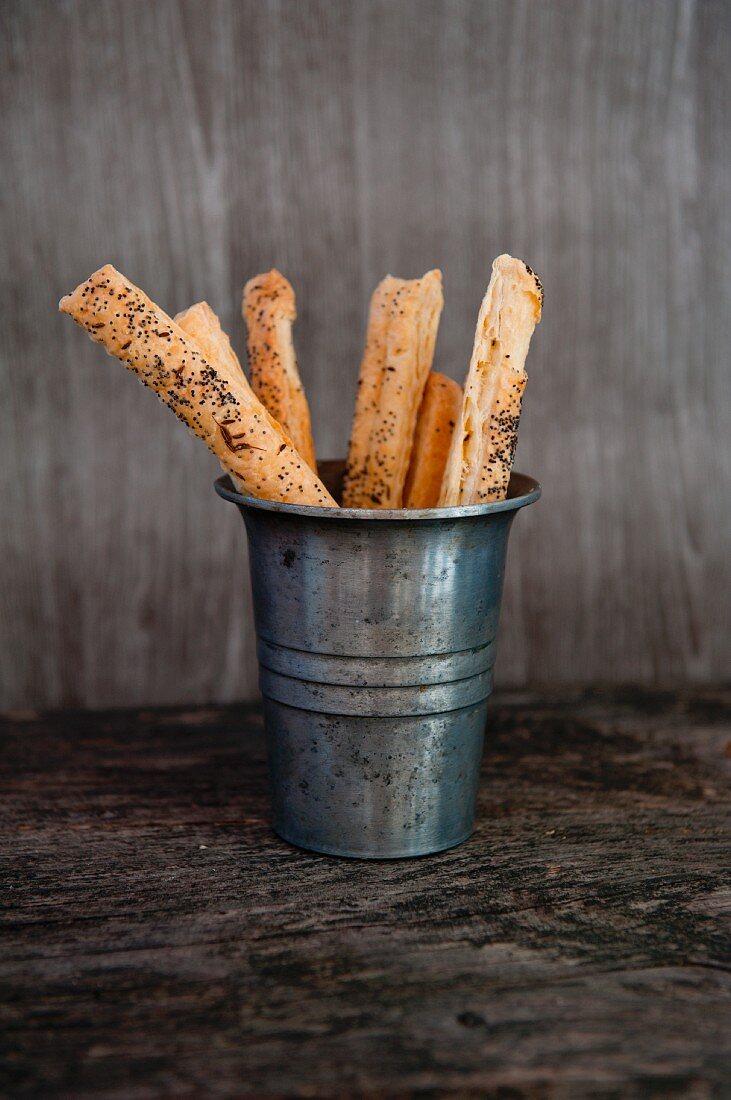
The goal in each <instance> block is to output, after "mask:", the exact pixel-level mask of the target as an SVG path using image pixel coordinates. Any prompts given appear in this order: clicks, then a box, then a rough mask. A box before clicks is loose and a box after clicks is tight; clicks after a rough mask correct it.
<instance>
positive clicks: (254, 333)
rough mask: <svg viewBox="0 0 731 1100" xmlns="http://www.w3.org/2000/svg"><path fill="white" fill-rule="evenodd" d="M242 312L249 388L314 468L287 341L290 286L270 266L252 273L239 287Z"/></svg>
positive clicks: (307, 411)
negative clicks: (244, 283) (252, 275)
mask: <svg viewBox="0 0 731 1100" xmlns="http://www.w3.org/2000/svg"><path fill="white" fill-rule="evenodd" d="M242 313H243V316H244V320H245V321H246V328H247V332H248V341H247V348H248V352H249V375H250V376H251V386H252V389H253V390H254V393H255V394H256V395H257V397H258V398H259V400H260V401H261V402H262V404H263V405H266V407H267V409H269V412H270V413H271V414H272V416H273V417H274V419H275V420H277V421H278V422H279V423H280V424H281V425H282V427H283V428H284V430H285V432H287V434H288V435H289V436H290V438H291V439H292V442H293V443H294V445H295V447H296V448H297V450H298V451H299V453H300V454H301V455H302V457H303V458H304V459H305V461H306V462H307V464H308V465H309V466H310V468H311V469H313V470H314V471H315V472H317V460H316V458H315V444H314V443H313V440H312V429H311V426H310V409H309V406H308V404H307V398H306V396H305V391H304V387H303V385H302V380H301V378H300V376H299V371H298V369H297V358H296V356H295V353H294V343H293V342H292V322H293V321H294V320H295V318H296V317H297V309H296V307H295V300H294V290H293V289H292V287H291V285H290V283H289V282H288V281H287V280H286V279H285V277H284V275H281V274H280V272H278V271H277V270H276V268H272V270H271V271H268V272H265V273H263V274H261V275H256V276H255V277H254V278H253V279H249V281H248V283H247V284H246V286H245V287H244V298H243V303H242Z"/></svg>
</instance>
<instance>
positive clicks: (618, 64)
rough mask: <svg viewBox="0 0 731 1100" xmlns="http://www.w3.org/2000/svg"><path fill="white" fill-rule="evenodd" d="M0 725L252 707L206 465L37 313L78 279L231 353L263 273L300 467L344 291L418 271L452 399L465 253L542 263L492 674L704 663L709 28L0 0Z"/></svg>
mask: <svg viewBox="0 0 731 1100" xmlns="http://www.w3.org/2000/svg"><path fill="white" fill-rule="evenodd" d="M0 10H1V12H2V15H1V18H2V40H1V42H0V51H1V54H0V93H1V96H2V120H1V122H0V126H1V128H2V161H1V163H2V169H1V170H2V187H1V194H0V217H1V219H2V229H3V235H2V250H1V252H0V279H1V280H2V332H1V335H0V340H1V344H0V353H1V363H0V368H1V370H2V388H1V391H0V417H2V434H1V436H0V485H1V493H2V497H1V503H2V510H1V512H0V516H1V519H0V525H1V530H0V652H1V663H0V705H4V706H6V707H30V706H37V705H44V706H45V705H57V704H60V705H73V706H76V705H99V704H133V703H144V704H147V703H169V702H173V701H181V700H183V701H185V700H190V701H201V700H225V699H231V698H237V697H246V696H251V695H252V694H254V693H255V691H256V671H255V664H254V656H253V649H254V647H253V639H252V627H251V621H250V606H249V599H248V592H247V579H246V574H245V556H244V554H245V551H244V540H243V531H242V529H241V526H240V520H239V519H238V517H237V516H236V515H235V514H234V510H233V509H232V508H231V507H230V506H227V505H225V504H223V503H222V502H221V501H219V500H218V499H217V498H216V497H215V496H214V494H213V492H212V489H211V482H212V480H213V478H214V476H215V475H216V472H217V470H216V465H215V462H214V461H213V459H212V458H210V457H209V456H208V455H207V453H206V452H205V450H204V449H203V448H202V447H201V446H200V445H199V444H197V443H196V442H195V441H194V440H193V439H192V438H190V437H188V435H187V434H186V433H185V432H184V431H183V430H182V429H181V428H180V426H179V425H178V424H177V423H176V422H175V420H174V419H173V418H172V417H171V416H170V415H169V414H167V413H166V412H165V411H164V410H163V409H162V408H161V407H159V405H158V403H157V402H156V401H155V399H154V398H153V397H152V396H151V395H149V394H147V393H146V392H144V391H143V390H142V389H141V388H140V387H139V386H137V385H136V384H135V383H134V381H133V379H132V378H131V377H129V376H128V375H127V374H126V373H125V372H124V371H123V370H122V369H121V368H120V367H119V366H118V365H117V364H116V363H114V362H113V361H112V360H110V359H107V358H106V357H104V356H103V354H102V353H101V352H100V351H99V349H97V348H95V347H93V346H92V345H91V344H90V342H89V341H88V340H87V339H86V338H85V337H84V336H83V334H81V333H80V332H79V331H78V330H77V329H76V328H75V326H74V325H72V324H71V323H70V322H69V320H68V318H64V317H61V316H59V315H58V314H57V313H56V312H55V308H56V301H57V299H58V298H59V296H60V295H61V294H62V293H64V292H66V291H67V290H69V289H71V288H72V287H73V286H74V285H75V284H76V283H77V282H79V281H80V280H81V279H82V278H84V277H85V276H86V275H87V274H89V273H90V272H91V271H92V270H93V269H95V268H96V267H97V266H99V265H100V264H101V263H103V262H105V261H107V260H110V261H112V262H113V263H115V264H116V265H117V266H118V267H119V268H120V269H121V270H123V271H124V272H125V273H126V274H127V275H128V276H129V277H130V278H132V279H133V280H135V281H136V282H138V283H139V284H141V285H142V286H143V287H145V288H146V289H147V291H148V292H149V293H150V294H151V295H152V297H153V298H155V299H156V300H157V301H158V302H160V304H162V305H163V306H164V307H166V308H167V309H168V310H169V311H175V310H179V309H181V308H183V307H185V306H186V305H188V304H189V303H191V302H193V301H196V300H198V299H200V298H203V297H205V298H206V299H207V300H208V301H209V302H210V303H211V304H212V305H213V307H214V308H215V309H216V310H217V311H218V312H219V313H220V315H221V317H222V318H223V321H224V323H225V325H226V326H227V327H228V329H229V330H230V332H231V334H232V337H233V339H234V341H235V343H236V344H237V345H238V346H239V348H240V349H241V348H242V345H243V329H242V322H241V320H240V318H239V313H238V303H239V297H240V291H241V287H242V284H243V282H244V280H245V279H246V278H247V277H248V276H249V275H251V274H252V273H254V272H256V271H257V270H260V269H262V268H268V267H269V266H271V265H272V264H276V265H277V266H279V267H281V268H282V270H284V271H285V272H286V273H287V274H288V275H289V277H290V278H291V279H292V281H293V282H294V284H295V287H296V290H297V293H298V301H299V309H300V319H299V321H298V323H297V328H296V339H297V345H298V350H299V354H300V360H301V367H302V373H303V375H304V378H305V381H306V385H307V389H308V392H309V396H310V399H311V404H312V408H313V413H314V425H315V431H316V441H317V444H318V449H319V452H320V454H321V456H335V455H342V454H343V453H344V449H345V444H346V439H347V435H348V427H349V420H350V412H351V407H352V401H353V395H354V389H355V381H356V375H357V369H358V362H359V357H360V349H361V346H362V341H363V333H364V327H365V316H366V309H367V302H368V298H369V295H370V292H371V290H372V288H373V286H374V285H375V283H376V282H377V281H378V279H379V278H381V277H382V275H383V274H385V273H386V272H388V271H390V272H392V273H394V274H398V275H405V276H413V275H416V274H420V273H422V272H423V271H424V270H426V269H427V268H429V267H431V266H434V265H439V266H440V267H441V268H442V270H443V272H444V280H445V295H446V307H445V311H444V316H443V322H442V327H441V333H440V337H439V344H438V350H437V359H438V365H439V366H440V368H441V369H443V370H446V371H447V372H449V373H451V374H453V375H454V376H455V377H458V378H459V377H461V375H462V374H463V372H464V370H465V367H466V364H467V361H468V356H469V350H470V346H471V340H472V331H473V326H474V321H475V317H476V313H477V308H478V305H479V302H480V298H481V296H482V293H483V290H484V286H485V283H486V280H487V277H488V274H489V269H490V262H491V260H492V258H493V256H495V255H496V254H497V253H499V252H502V251H511V252H513V253H516V254H518V255H520V256H522V257H524V258H525V259H526V260H527V261H528V262H529V263H530V264H531V265H532V266H533V267H534V268H535V269H536V270H537V271H538V272H539V273H540V274H541V276H542V277H543V280H544V283H545V287H546V304H545V313H544V322H543V324H542V325H541V327H540V329H539V330H538V333H537V336H536V339H535V342H534V348H533V351H532V353H531V358H530V364H529V366H530V375H531V380H530V384H529V387H528V391H527V396H526V403H525V414H524V421H523V425H522V429H521V441H520V446H519V452H518V462H517V465H518V467H519V468H521V469H524V470H526V471H528V472H530V473H532V474H535V475H537V476H538V477H539V478H540V479H541V480H542V482H543V483H544V486H545V495H544V499H543V501H542V502H541V503H540V505H538V506H537V507H535V508H533V509H531V510H529V512H528V513H525V514H523V515H521V516H520V517H519V519H518V521H517V522H516V525H515V528H514V533H513V542H512V551H511V559H510V564H509V573H508V578H507V583H506V598H505V606H504V615H503V622H502V633H501V646H500V659H499V670H498V671H499V679H500V680H501V681H502V682H503V683H514V684H524V683H528V682H533V683H535V682H539V683H540V682H549V681H550V682H557V681H577V682H587V683H588V682H591V681H595V680H605V681H606V680H631V681H641V682H644V683H674V682H676V681H678V680H691V681H706V680H711V679H715V678H719V677H724V676H728V674H729V663H728V657H729V649H728V635H727V631H728V625H729V621H728V620H729V614H728V613H729V601H728V593H729V580H730V578H729V569H730V565H729V558H730V554H729V548H730V545H731V533H730V531H729V485H730V478H729V473H730V470H729V466H730V458H729V438H730V437H731V424H730V423H729V421H730V419H731V394H730V393H729V388H730V377H731V372H730V371H729V335H730V333H729V316H730V315H731V301H730V300H729V297H730V294H729V287H730V286H731V270H730V267H731V240H730V230H731V218H730V210H729V200H730V199H731V172H730V167H731V165H730V163H729V159H730V158H729V127H728V123H727V122H726V121H725V118H724V115H725V113H726V112H727V110H728V103H729V91H730V88H729V84H730V81H729V67H730V63H731V49H730V47H731V7H730V6H729V4H727V3H723V2H718V3H712V2H692V0H686V2H679V3H676V2H673V0H642V2H641V3H640V2H636V0H586V2H582V0H557V2H556V0H554V2H550V0H547V2H542V0H495V2H463V0H440V2H436V0H390V2H385V3H381V2H376V0H353V2H351V3H346V2H327V0H325V2H309V0H289V2H278V0H270V2H267V0H245V2H224V0H221V2H203V0H199V2H187V3H179V2H175V0H153V2H149V3H147V2H145V3H143V2H141V0H140V2H136V0H126V2H123V3H119V2H117V0H114V2H110V0H92V2H58V0H52V2H46V0H34V2H30V0H27V2H8V0H5V2H4V3H3V5H2V8H1V9H0Z"/></svg>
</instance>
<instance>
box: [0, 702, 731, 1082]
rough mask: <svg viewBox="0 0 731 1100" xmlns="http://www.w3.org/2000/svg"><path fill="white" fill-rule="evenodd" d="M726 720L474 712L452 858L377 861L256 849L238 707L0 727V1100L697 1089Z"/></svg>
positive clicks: (552, 707) (722, 885) (714, 1048)
mask: <svg viewBox="0 0 731 1100" xmlns="http://www.w3.org/2000/svg"><path fill="white" fill-rule="evenodd" d="M730 704H731V695H729V692H728V691H725V692H713V691H706V692H704V693H683V694H677V695H671V694H667V695H657V694H654V695H653V694H648V693H643V692H639V691H637V692H634V693H628V692H623V693H617V692H614V693H612V692H604V693H600V692H595V693H575V694H564V695H562V696H555V695H554V696H549V697H547V698H538V697H535V696H529V695H512V696H505V695H503V696H502V697H498V699H497V700H496V703H495V705H494V706H493V709H492V714H491V721H490V731H489V736H488V747H487V750H486V755H485V762H484V773H483V780H482V786H481V791H480V799H479V810H478V823H477V830H476V833H475V835H474V837H473V838H472V839H471V840H470V841H469V842H468V843H467V844H465V845H463V846H462V847H460V848H457V849H455V850H454V851H452V852H447V853H444V854H442V855H439V856H436V857H431V858H428V859H423V860H418V861H402V862H400V861H393V862H389V863H385V864H373V863H364V862H351V861H345V860H335V859H329V858H326V857H320V856H316V855H312V854H307V853H304V852H301V851H298V850H296V849H294V848H290V847H289V846H287V845H286V844H284V843H283V842H281V841H279V840H278V839H277V838H276V837H275V836H274V835H273V834H272V833H271V831H270V828H269V823H268V821H269V815H268V805H267V781H266V773H265V764H264V755H263V745H262V740H261V727H260V719H259V717H258V713H257V712H256V711H252V710H247V709H229V710H218V709H211V710H209V711H207V712H206V711H195V710H193V711H188V712H185V711H179V710H178V711H172V710H171V711H149V712H147V713H144V712H142V713H137V714H136V713H133V712H109V713H103V714H99V715H93V714H77V715H68V716H61V717H53V716H51V717H47V716H42V715H35V716H33V715H25V716H18V717H17V718H16V719H15V720H12V721H8V722H6V723H5V724H4V727H3V734H2V749H3V754H2V761H3V763H2V770H1V771H0V814H1V815H2V821H3V834H2V835H3V862H4V866H5V872H4V890H3V892H2V895H1V897H0V928H1V933H0V934H1V936H2V945H3V946H2V963H1V964H0V983H1V986H2V996H0V1006H1V1007H0V1018H1V1019H2V1023H3V1027H2V1033H3V1035H4V1042H5V1052H4V1056H3V1059H2V1063H1V1064H2V1066H3V1069H2V1071H0V1072H2V1074H3V1075H4V1081H5V1088H6V1090H7V1094H8V1095H12V1096H14V1097H15V1096H22V1095H43V1096H74V1097H83V1096H92V1095H93V1096H97V1097H121V1096H124V1097H140V1098H142V1097H145V1098H148V1097H157V1096H163V1095H171V1094H174V1095H194V1094H197V1095H200V1094H204V1095H211V1096H241V1095H257V1096H261V1095H297V1096H313V1095H314V1096H342V1095H352V1094H357V1095H366V1096H369V1095H370V1096H380V1095H384V1094H386V1093H387V1094H388V1095H407V1094H409V1095H411V1094H413V1093H415V1092H423V1093H424V1094H425V1095H426V1094H428V1095H440V1096H441V1095H454V1096H466V1095H472V1094H474V1095H479V1096H496V1097H497V1096H500V1097H504V1096H515V1097H542V1098H543V1097H549V1096H550V1097H579V1096H581V1097H584V1096H587V1095H601V1096H602V1097H620V1096H621V1097H623V1098H624V1097H638V1098H639V1097H646V1096H648V1095H656V1096H663V1097H696V1096H698V1097H705V1096H712V1095H714V1096H715V1095H719V1096H720V1095H723V1094H724V1090H726V1089H727V1087H728V1084H729V1081H730V1080H731V1075H730V1073H729V1065H730V1064H731V1061H730V1056H731V1050H730V1049H729V1047H730V1044H729V1034H730V1033H731V1029H729V1022H730V1021H731V980H730V979H729V970H730V969H731V966H730V964H731V929H730V927H729V917H730V916H731V881H730V880H729V873H728V871H729V868H728V850H729V818H728V806H729V798H728V795H729V767H730V764H729V755H730V754H731V750H730V749H729V745H731V723H729V711H730V709H731V708H730ZM509 1090H513V1091H509Z"/></svg>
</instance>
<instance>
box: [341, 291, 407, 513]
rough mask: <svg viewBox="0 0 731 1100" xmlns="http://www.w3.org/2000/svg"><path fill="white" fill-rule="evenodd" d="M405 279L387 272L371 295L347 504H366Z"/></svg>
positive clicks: (347, 469)
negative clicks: (389, 347)
mask: <svg viewBox="0 0 731 1100" xmlns="http://www.w3.org/2000/svg"><path fill="white" fill-rule="evenodd" d="M404 283H405V280H404V279H395V278H394V277H393V275H387V276H386V278H385V279H382V280H381V282H380V283H379V284H378V286H377V287H376V289H375V290H374V291H373V296H372V298H371V306H370V312H369V314H368V330H367V333H366V346H365V351H364V352H363V359H362V362H361V365H360V375H359V377H358V392H357V395H356V398H355V414H354V416H353V427H352V430H351V433H350V446H349V447H348V461H347V463H346V466H345V480H344V482H343V506H344V507H346V508H359V507H361V506H362V505H361V501H362V499H363V493H362V489H363V484H364V482H365V479H366V473H367V469H368V448H369V445H370V438H371V430H372V428H373V423H374V421H375V419H376V417H377V416H378V401H379V398H380V394H381V383H382V382H383V368H384V366H385V361H386V333H387V332H388V321H389V317H390V313H391V307H392V306H393V301H394V296H395V294H396V291H397V290H398V288H399V287H402V286H404Z"/></svg>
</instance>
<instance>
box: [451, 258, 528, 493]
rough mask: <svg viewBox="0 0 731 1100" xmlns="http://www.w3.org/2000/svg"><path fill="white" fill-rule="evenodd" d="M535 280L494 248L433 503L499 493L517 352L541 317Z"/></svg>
mask: <svg viewBox="0 0 731 1100" xmlns="http://www.w3.org/2000/svg"><path fill="white" fill-rule="evenodd" d="M542 304H543V287H542V286H541V282H540V280H539V278H538V276H537V275H536V274H535V273H534V272H533V271H531V269H530V268H529V267H528V266H527V265H526V264H524V263H523V261H522V260H516V259H515V258H514V257H513V256H498V258H497V259H496V260H495V262H494V263H493V265H492V277H491V279H490V285H489V286H488V288H487V293H486V294H485V297H484V299H483V301H482V305H481V307H480V313H479V316H478V318H477V330H476V332H475V343H474V348H473V351H472V360H471V362H470V369H469V372H468V374H467V381H466V382H465V388H464V398H463V400H462V409H461V413H460V418H459V422H458V424H457V427H456V429H455V432H454V435H453V437H452V445H451V448H450V452H449V458H448V459H447V466H446V469H445V471H444V478H443V480H442V490H441V493H440V497H439V504H440V506H442V507H451V506H455V505H463V504H483V503H486V502H488V501H493V500H504V499H505V497H506V496H507V492H508V482H509V480H510V471H511V468H512V465H513V456H514V455H515V447H516V443H517V439H518V424H519V422H520V408H521V401H522V397H523V390H524V389H525V384H526V382H527V380H528V377H527V375H526V373H525V360H526V356H527V354H528V346H529V344H530V340H531V336H532V335H533V332H534V329H535V327H536V325H537V324H538V322H539V321H540V319H541V308H542Z"/></svg>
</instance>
